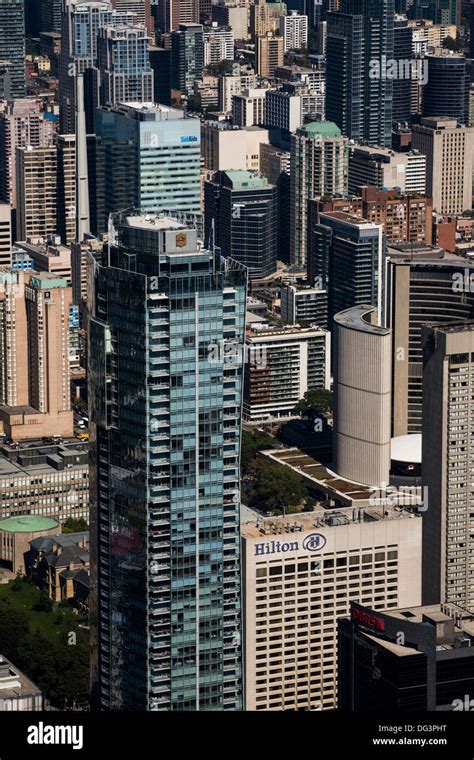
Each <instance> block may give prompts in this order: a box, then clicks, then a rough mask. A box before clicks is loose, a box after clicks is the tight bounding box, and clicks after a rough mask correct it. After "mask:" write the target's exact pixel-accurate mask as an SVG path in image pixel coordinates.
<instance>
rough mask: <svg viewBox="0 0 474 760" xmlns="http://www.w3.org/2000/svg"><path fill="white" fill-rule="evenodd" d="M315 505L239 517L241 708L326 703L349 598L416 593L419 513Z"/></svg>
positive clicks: (409, 600)
mask: <svg viewBox="0 0 474 760" xmlns="http://www.w3.org/2000/svg"><path fill="white" fill-rule="evenodd" d="M411 516H412V515H410V514H408V513H407V512H403V511H402V512H397V511H395V510H394V509H393V508H392V507H388V506H387V507H385V506H383V505H382V506H381V507H367V508H365V509H356V510H354V509H342V510H334V509H322V508H318V509H317V510H316V511H314V512H311V513H309V514H305V515H303V514H298V515H291V516H288V517H272V518H267V519H261V520H258V521H257V522H255V521H254V522H246V523H243V524H242V527H241V530H242V552H243V556H242V567H243V579H242V580H243V604H244V617H245V632H244V645H245V668H246V669H245V683H246V698H245V707H246V709H247V710H334V709H335V707H336V705H337V697H338V665H337V624H338V620H339V619H340V618H341V617H343V616H346V615H347V614H348V612H349V609H350V605H351V602H356V601H357V602H362V603H364V604H370V605H371V607H373V608H374V609H376V610H381V609H386V608H389V609H395V608H397V607H404V606H407V605H412V604H413V605H418V604H420V600H421V560H420V554H421V528H422V525H421V518H420V517H414V518H413V519H410V517H411Z"/></svg>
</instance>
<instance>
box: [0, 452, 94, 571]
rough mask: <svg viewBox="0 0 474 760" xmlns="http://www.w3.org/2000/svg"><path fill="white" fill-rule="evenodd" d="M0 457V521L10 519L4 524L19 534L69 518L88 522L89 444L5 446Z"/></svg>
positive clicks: (62, 521)
mask: <svg viewBox="0 0 474 760" xmlns="http://www.w3.org/2000/svg"><path fill="white" fill-rule="evenodd" d="M0 454H1V456H0V486H1V488H2V501H1V505H0V517H1V519H2V521H3V520H7V519H8V522H5V523H4V524H5V525H7V526H10V528H11V527H13V528H15V526H16V528H17V529H18V530H19V528H18V524H20V525H21V526H22V529H23V528H24V527H25V526H26V528H28V527H30V528H31V527H32V525H33V526H34V525H35V524H36V525H38V523H39V524H41V525H42V526H43V527H44V525H45V524H47V523H49V524H50V525H51V524H52V522H53V519H54V521H55V524H56V522H59V523H64V522H65V521H66V520H67V519H68V518H70V517H72V518H74V519H80V518H81V517H82V518H83V519H85V520H86V521H88V520H89V455H88V451H87V444H84V443H78V441H65V442H63V443H54V442H49V443H46V442H43V443H42V442H40V441H37V442H35V444H34V445H31V446H29V447H28V448H27V449H19V448H15V447H13V446H7V445H4V446H2V447H1V449H0ZM45 521H46V522H45ZM1 524H2V522H0V525H1ZM6 530H9V527H7V528H6ZM55 532H57V525H56V528H55ZM16 543H17V544H18V539H17V540H16ZM12 559H13V557H12Z"/></svg>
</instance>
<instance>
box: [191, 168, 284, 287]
mask: <svg viewBox="0 0 474 760" xmlns="http://www.w3.org/2000/svg"><path fill="white" fill-rule="evenodd" d="M277 208H278V205H277V188H276V187H275V186H274V185H270V184H269V183H268V180H267V179H266V178H265V177H259V176H257V174H254V173H252V172H248V171H226V172H218V174H217V175H215V177H214V179H213V180H212V181H208V182H206V183H205V189H204V209H205V237H204V239H205V240H206V242H208V241H209V240H210V239H211V238H212V236H213V235H214V239H215V242H216V245H218V246H219V248H220V249H221V252H222V255H223V256H225V257H226V258H232V259H235V261H238V262H240V264H244V265H245V266H246V267H248V270H249V278H250V279H260V278H262V277H266V276H267V275H269V274H273V272H275V270H276V263H277V232H278V227H277Z"/></svg>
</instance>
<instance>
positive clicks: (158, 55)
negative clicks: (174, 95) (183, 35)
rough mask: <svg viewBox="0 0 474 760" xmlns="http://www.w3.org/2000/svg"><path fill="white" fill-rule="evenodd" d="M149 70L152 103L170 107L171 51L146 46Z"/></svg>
mask: <svg viewBox="0 0 474 760" xmlns="http://www.w3.org/2000/svg"><path fill="white" fill-rule="evenodd" d="M148 55H149V59H150V66H151V70H152V71H153V98H152V100H153V102H154V103H160V104H161V105H163V106H170V105H171V49H166V48H164V47H162V48H161V47H155V46H154V45H149V46H148Z"/></svg>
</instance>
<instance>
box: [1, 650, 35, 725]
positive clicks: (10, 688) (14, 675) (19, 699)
mask: <svg viewBox="0 0 474 760" xmlns="http://www.w3.org/2000/svg"><path fill="white" fill-rule="evenodd" d="M43 709H44V704H43V694H42V692H41V690H40V689H39V688H38V687H37V686H36V685H35V684H34V683H33V681H30V679H29V678H27V677H26V676H25V675H24V674H23V673H22V672H21V670H19V669H18V668H17V667H15V666H14V665H12V663H11V662H9V661H8V660H7V659H6V657H3V656H2V655H0V712H18V711H22V712H32V711H33V710H43Z"/></svg>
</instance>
